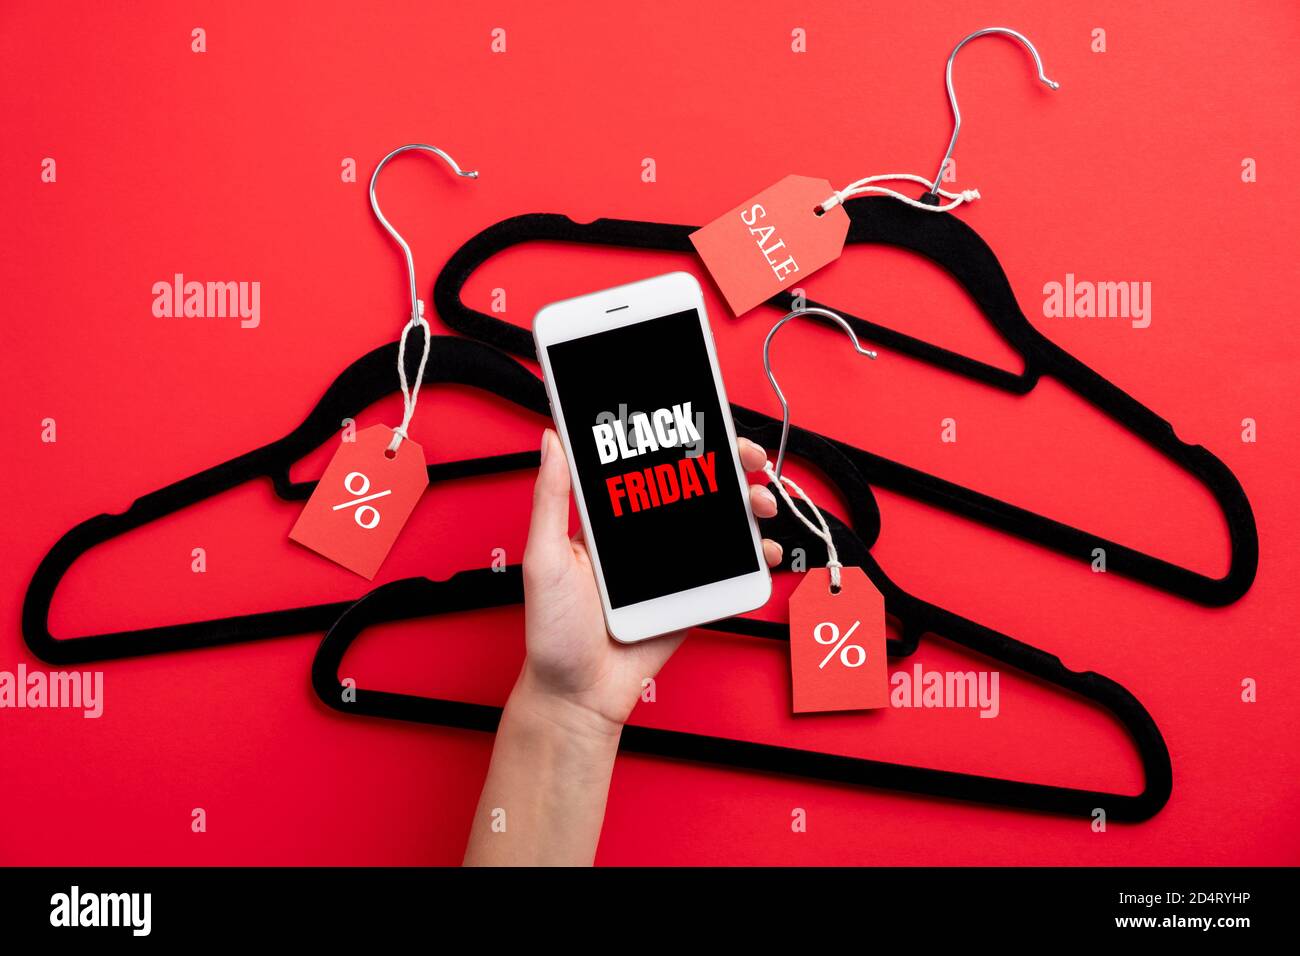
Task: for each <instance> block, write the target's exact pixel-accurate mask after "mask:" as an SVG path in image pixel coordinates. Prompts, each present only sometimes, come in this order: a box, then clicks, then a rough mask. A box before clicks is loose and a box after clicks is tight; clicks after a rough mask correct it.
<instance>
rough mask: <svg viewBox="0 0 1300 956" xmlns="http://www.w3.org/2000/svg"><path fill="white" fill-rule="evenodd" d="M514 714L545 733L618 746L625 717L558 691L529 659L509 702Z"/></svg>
mask: <svg viewBox="0 0 1300 956" xmlns="http://www.w3.org/2000/svg"><path fill="white" fill-rule="evenodd" d="M506 710H507V712H508V713H509V714H510V715H511V716H512V717H513V718H517V719H520V720H523V721H526V722H527V723H528V724H530V725H532V726H533V728H534V729H535V730H537V731H538V732H541V733H557V734H562V735H564V736H565V737H566V738H568V739H570V740H572V741H575V742H577V743H578V744H581V745H586V746H589V747H591V748H593V749H597V750H599V749H610V750H617V749H618V741H619V737H620V736H621V735H622V733H623V723H622V721H618V720H613V719H611V718H610V717H608V716H606V715H605V714H603V713H601V712H600V711H599V710H597V709H595V708H593V707H591V706H589V705H587V704H585V703H583V702H582V701H580V700H578V699H576V698H575V697H574V696H573V695H571V694H566V693H563V692H560V691H556V690H554V689H553V688H551V687H548V686H547V685H546V683H545V682H544V681H542V680H540V679H539V678H538V676H537V674H536V673H535V672H534V671H533V670H532V668H531V667H530V666H529V662H528V661H527V660H526V659H525V661H524V666H523V669H522V670H521V671H520V673H519V679H518V680H517V681H516V682H515V686H514V689H513V690H512V691H511V692H510V699H509V701H508V702H507V704H506Z"/></svg>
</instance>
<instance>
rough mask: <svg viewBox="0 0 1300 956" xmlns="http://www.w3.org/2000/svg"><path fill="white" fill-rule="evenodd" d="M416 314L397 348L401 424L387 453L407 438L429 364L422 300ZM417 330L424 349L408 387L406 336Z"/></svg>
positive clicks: (417, 304) (427, 334) (389, 444)
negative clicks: (412, 384)
mask: <svg viewBox="0 0 1300 956" xmlns="http://www.w3.org/2000/svg"><path fill="white" fill-rule="evenodd" d="M415 305H416V314H415V315H413V316H411V321H410V322H408V323H406V328H404V329H402V338H401V341H400V342H399V343H398V346H397V378H398V381H400V382H401V383H402V408H403V412H402V424H400V425H398V426H397V427H396V428H394V429H393V440H392V441H391V442H389V443H388V451H389V452H390V453H395V452H396V451H397V446H398V445H400V444H401V443H402V439H403V438H406V437H407V434H406V429H407V428H409V427H410V425H411V418H412V416H414V415H415V403H416V401H417V400H418V399H419V397H420V383H421V382H423V381H424V367H425V366H426V365H427V364H428V363H429V346H430V345H431V344H432V333H431V331H430V330H429V323H428V322H427V321H426V320H425V318H424V300H423V299H417V300H416V302H415ZM415 328H419V329H423V330H424V349H423V350H422V351H421V352H420V367H419V368H418V369H417V370H416V372H415V385H414V386H409V387H408V385H407V382H406V336H407V335H408V334H410V332H411V330H412V329H415Z"/></svg>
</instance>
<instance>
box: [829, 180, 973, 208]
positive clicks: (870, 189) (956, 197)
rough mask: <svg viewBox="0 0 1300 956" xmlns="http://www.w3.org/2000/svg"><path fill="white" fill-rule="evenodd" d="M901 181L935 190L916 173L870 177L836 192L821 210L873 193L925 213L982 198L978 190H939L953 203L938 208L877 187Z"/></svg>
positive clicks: (932, 184)
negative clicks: (890, 197)
mask: <svg viewBox="0 0 1300 956" xmlns="http://www.w3.org/2000/svg"><path fill="white" fill-rule="evenodd" d="M900 181H901V182H909V183H917V184H918V185H921V186H924V187H926V188H927V189H934V183H932V182H930V180H928V179H926V178H925V177H924V176H917V175H915V174H914V173H884V174H882V175H879V176H868V177H866V178H865V179H859V180H858V181H857V182H854V183H849V184H848V185H847V186H845V187H844V188H843V189H837V190H835V193H834V195H832V196H831V197H830V198H829V199H827V200H826V201H825V202H824V203H822V204H821V208H822V210H823V211H825V210H827V209H833V208H835V207H836V206H838V205H840V204H841V203H843V202H844V200H846V199H852V198H853V197H854V196H863V195H866V194H868V193H871V194H874V195H878V196H893V197H894V198H895V199H898V200H900V201H902V202H905V203H907V204H908V205H909V206H912V207H913V208H916V209H921V210H924V211H925V212H949V211H950V210H953V209H956V208H957V207H958V206H960V205H961V204H962V203H966V202H974V201H975V200H976V199H979V198H980V191H979V190H978V189H963V190H962V191H961V192H955V193H954V192H949V191H948V190H946V189H938V190H935V191H936V192H937V193H938V194H939V195H940V196H942V197H943V198H944V199H948V200H951V202H948V203H946V204H945V203H940V204H939V205H937V206H930V205H927V204H926V203H923V202H921V201H920V200H917V199H913V198H912V197H911V196H905V195H903V194H902V193H900V192H897V191H896V190H893V189H890V188H889V187H887V186H877V185H875V184H876V183H887V182H900Z"/></svg>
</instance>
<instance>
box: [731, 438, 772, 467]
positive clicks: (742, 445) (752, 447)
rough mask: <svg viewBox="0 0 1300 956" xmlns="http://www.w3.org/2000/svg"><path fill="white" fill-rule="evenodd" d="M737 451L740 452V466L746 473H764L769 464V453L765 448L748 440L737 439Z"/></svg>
mask: <svg viewBox="0 0 1300 956" xmlns="http://www.w3.org/2000/svg"><path fill="white" fill-rule="evenodd" d="M736 450H737V451H738V452H740V466H741V467H742V468H744V469H745V470H746V471H762V470H763V465H765V464H766V463H767V452H765V451H763V446H762V445H759V444H757V443H756V442H752V441H750V440H749V439H748V438H737V439H736Z"/></svg>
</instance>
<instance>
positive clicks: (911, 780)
mask: <svg viewBox="0 0 1300 956" xmlns="http://www.w3.org/2000/svg"><path fill="white" fill-rule="evenodd" d="M774 424H775V425H776V427H778V428H779V424H777V423H774ZM792 443H793V437H792ZM813 444H814V445H816V444H818V441H817V440H814V442H813ZM820 444H821V446H822V448H821V449H820V451H819V454H818V457H819V458H822V460H824V461H829V460H832V459H833V458H834V457H835V456H838V455H839V452H838V451H837V450H836V449H835V448H834V447H833V446H832V445H831V444H830V443H828V442H824V441H822V442H820ZM826 456H830V458H827V457H826ZM846 464H847V463H846ZM848 467H852V466H851V465H848ZM823 514H825V517H826V519H827V522H828V524H829V526H830V527H831V533H832V535H833V536H834V538H835V543H836V547H837V549H838V550H839V553H840V559H841V560H842V561H843V562H844V563H845V564H846V565H850V566H860V567H862V568H863V569H864V570H865V571H866V573H867V575H868V576H869V577H870V578H871V580H872V581H873V582H874V583H875V584H876V586H877V587H878V588H880V590H881V591H882V592H883V593H884V594H885V595H886V609H887V611H888V613H890V614H891V615H894V616H896V617H898V618H899V620H900V621H901V623H902V626H903V630H904V634H905V635H907V634H909V633H910V634H913V635H918V636H919V633H920V631H925V632H927V633H934V634H937V635H940V636H942V637H945V638H947V639H948V640H951V641H953V642H954V643H957V644H960V645H962V646H963V647H966V648H968V649H969V650H972V651H975V652H976V653H978V654H981V655H983V656H985V657H987V658H989V659H991V660H994V661H997V662H999V663H1001V664H1004V665H1007V666H1009V667H1013V668H1015V669H1017V670H1020V671H1023V672H1025V673H1027V674H1030V675H1033V676H1034V677H1037V678H1039V679H1041V680H1043V681H1045V682H1047V683H1049V684H1052V685H1055V686H1057V687H1061V688H1064V689H1065V690H1067V691H1071V692H1073V693H1075V694H1078V695H1080V696H1081V697H1083V698H1086V699H1087V700H1089V701H1092V702H1094V703H1096V704H1098V705H1100V706H1101V707H1103V708H1105V709H1106V710H1108V711H1109V712H1110V713H1111V714H1112V715H1113V716H1115V717H1116V718H1117V719H1118V720H1119V722H1120V723H1121V724H1122V725H1123V726H1124V729H1125V730H1126V731H1127V733H1128V734H1129V736H1130V737H1131V738H1132V740H1133V742H1134V744H1135V745H1136V747H1137V751H1138V755H1139V757H1140V758H1141V761H1142V771H1143V780H1144V785H1143V789H1142V792H1141V793H1139V794H1137V795H1133V796H1130V795H1125V794H1117V793H1107V792H1104V791H1096V790H1082V789H1076V788H1071V787H1060V786H1051V785H1047V784H1039V783H1029V782H1025V781H1019V780H1007V779H1002V778H998V777H986V776H981V775H977V774H968V773H957V772H954V771H947V770H936V769H932V768H928V767H920V766H914V765H908V764H898V763H890V762H887V761H880V760H869V759H865V758H860V757H847V756H842V755H837V754H830V753H823V752H820V751H812V750H801V749H798V748H794V747H782V746H774V745H771V744H762V743H755V742H751V741H745V740H736V739H732V738H727V737H713V736H707V735H703V734H695V733H687V732H684V731H674V730H661V729H656V728H650V727H640V726H635V725H629V726H627V727H625V728H624V729H623V735H622V739H621V744H620V747H621V749H622V750H623V751H626V752H630V753H640V754H651V755H654V756H660V757H672V758H679V759H686V760H694V761H701V762H704V763H711V764H718V765H722V766H727V767H736V768H740V769H745V770H755V771H761V772H766V773H779V774H789V775H794V776H800V777H808V778H811V779H816V780H826V781H831V782H835V783H844V784H854V785H860V786H870V787H879V788H884V789H889V790H900V791H904V792H907V793H916V794H925V795H928V796H934V797H944V798H951V799H957V800H966V801H973V802H977V803H983V804H993V805H1000V806H1007V807H1014V808H1017V809H1025V810H1040V811H1046V812H1052V813H1063V814H1070V815H1073V816H1082V817H1092V816H1093V814H1094V812H1095V811H1096V810H1097V809H1098V808H1101V809H1103V810H1104V811H1105V813H1106V816H1107V818H1108V819H1109V820H1114V821H1123V822H1140V821H1143V820H1147V819H1149V818H1150V817H1152V816H1154V815H1155V814H1156V813H1158V812H1159V811H1160V809H1161V808H1162V807H1164V805H1165V804H1166V803H1167V802H1168V800H1169V795H1170V792H1171V790H1172V787H1173V771H1172V767H1171V764H1170V760H1169V750H1168V748H1167V747H1166V746H1165V742H1164V738H1163V737H1161V735H1160V730H1159V728H1157V726H1156V724H1155V722H1154V721H1153V720H1152V719H1151V716H1150V714H1148V713H1147V711H1146V709H1145V708H1144V707H1143V706H1142V704H1141V703H1140V702H1139V701H1138V700H1137V698H1135V697H1134V696H1133V695H1132V694H1131V693H1129V692H1128V691H1127V690H1126V689H1125V688H1123V687H1122V686H1120V685H1119V684H1117V683H1116V682H1114V681H1113V680H1111V679H1109V678H1107V677H1103V676H1102V675H1101V674H1096V673H1093V672H1092V671H1086V672H1078V671H1072V670H1070V669H1068V668H1067V667H1065V665H1064V664H1062V663H1061V661H1060V660H1059V659H1058V658H1056V657H1054V656H1052V655H1051V654H1047V653H1045V652H1044V651H1041V650H1039V649H1038V648H1035V647H1031V646H1029V645H1028V644H1024V643H1021V642H1020V641H1017V640H1014V639H1013V638H1010V637H1008V636H1006V635H1005V634H1000V633H998V632H997V631H994V630H992V629H990V628H987V627H984V626H982V625H980V624H976V623H975V622H974V621H971V620H968V619H966V618H963V617H960V616H958V615H956V614H953V613H951V612H950V611H946V610H944V609H943V608H940V607H937V606H935V605H933V604H928V603H926V602H924V601H921V600H919V599H917V598H915V597H912V596H911V595H908V594H906V593H905V592H902V591H901V590H900V589H899V588H898V586H897V585H895V584H894V583H893V582H892V581H890V580H889V579H888V578H887V577H886V576H885V574H884V572H883V571H882V570H881V568H880V566H879V565H878V564H877V563H876V562H875V560H874V559H873V558H872V557H871V554H870V552H869V551H868V550H867V546H866V545H865V543H864V542H863V541H862V540H861V539H860V538H858V536H857V535H855V534H853V533H852V531H850V530H849V529H848V528H847V527H846V526H845V525H844V524H843V523H842V522H841V521H840V520H839V519H838V518H836V517H835V516H834V515H832V514H829V513H827V512H825V511H823ZM802 530H803V529H802V528H801V526H799V524H798V522H797V521H796V520H795V519H794V518H792V517H790V516H789V515H788V512H787V511H786V509H782V512H781V515H780V516H779V517H778V518H776V519H771V520H770V521H767V522H764V528H763V533H764V534H765V535H769V536H772V537H775V538H777V539H778V540H783V541H786V542H787V543H788V542H789V540H790V539H791V537H795V536H797V535H798V534H799V533H800V532H801V531H802ZM806 537H808V538H809V539H810V540H811V541H815V542H816V545H818V546H820V547H821V551H820V558H821V559H822V560H824V557H825V547H824V545H822V543H821V542H820V541H816V539H811V536H806ZM803 546H804V547H808V546H809V544H807V543H804V544H803ZM790 553H791V549H790V548H788V547H787V549H786V557H785V559H784V560H785V561H786V562H788V561H789V555H790ZM816 554H817V552H812V553H810V554H809V562H810V563H812V562H813V561H814V555H816ZM786 566H787V567H788V564H787V565H786ZM522 601H523V578H522V575H521V573H520V568H519V566H518V565H512V566H510V567H509V568H507V569H505V570H504V571H502V572H494V571H491V570H486V569H485V570H479V571H466V572H462V573H460V574H458V575H456V576H455V577H453V578H451V579H449V580H447V581H431V580H429V579H427V578H407V579H405V580H401V581H394V582H392V583H390V584H385V585H382V586H381V587H379V588H376V589H375V590H374V591H372V592H370V593H369V594H367V595H366V596H365V597H363V598H361V599H360V600H359V601H357V602H356V603H355V604H354V605H352V606H351V607H350V608H348V610H347V611H345V612H344V613H343V615H342V616H341V617H339V619H338V621H337V623H335V624H334V626H333V627H332V628H330V630H329V632H328V633H327V634H326V635H325V639H324V640H323V641H322V642H321V645H320V648H319V649H318V650H317V652H316V657H315V660H314V661H313V662H312V686H313V687H314V688H315V690H316V694H317V696H318V697H320V699H321V700H322V701H323V702H324V703H325V704H327V705H328V706H330V707H333V708H334V709H336V710H339V711H341V712H343V713H346V714H351V715H358V714H360V715H365V716H371V717H386V718H391V719H396V720H406V721H414V722H416V723H423V724H434V725H438V726H445V727H457V728H462V729H467V730H483V731H487V732H489V733H491V732H494V731H495V730H496V727H497V722H498V720H499V719H500V717H501V708H500V707H494V706H490V705H487V704H475V703H470V702H466V701H457V700H446V699H442V698H433V697H422V696H419V695H416V694H398V693H392V692H389V691H382V690H373V689H369V688H362V687H355V686H353V687H348V688H347V689H346V692H345V688H344V686H343V684H342V683H341V682H340V680H339V676H338V673H339V666H340V664H341V663H342V661H343V656H344V654H345V653H346V652H347V649H348V648H349V647H350V646H351V644H352V642H353V641H354V640H356V638H357V637H359V636H360V635H361V633H362V632H363V631H364V630H365V629H366V628H367V627H371V626H374V625H377V624H381V623H385V622H389V621H393V620H398V619H402V620H404V619H407V618H410V617H411V616H412V615H413V614H415V615H419V616H427V615H434V614H444V613H451V612H455V611H467V610H473V609H478V608H486V607H500V606H504V605H509V604H519V603H521V602H522ZM727 623H728V622H721V626H720V625H707V626H706V627H704V628H702V629H703V630H730V629H731V628H729V627H727V626H726V625H727ZM765 636H777V635H772V634H769V635H765ZM780 636H783V637H784V638H785V639H787V640H788V639H789V632H788V629H787V630H786V631H785V633H784V634H783V635H780ZM902 643H904V644H906V643H907V640H906V637H905V640H904V642H902ZM914 647H915V643H914V642H913V643H912V645H911V647H906V648H903V650H904V652H906V653H910V652H911V650H912V649H914ZM896 650H897V645H896V644H895V643H894V642H891V644H890V650H889V653H890V656H891V657H895V656H896Z"/></svg>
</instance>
